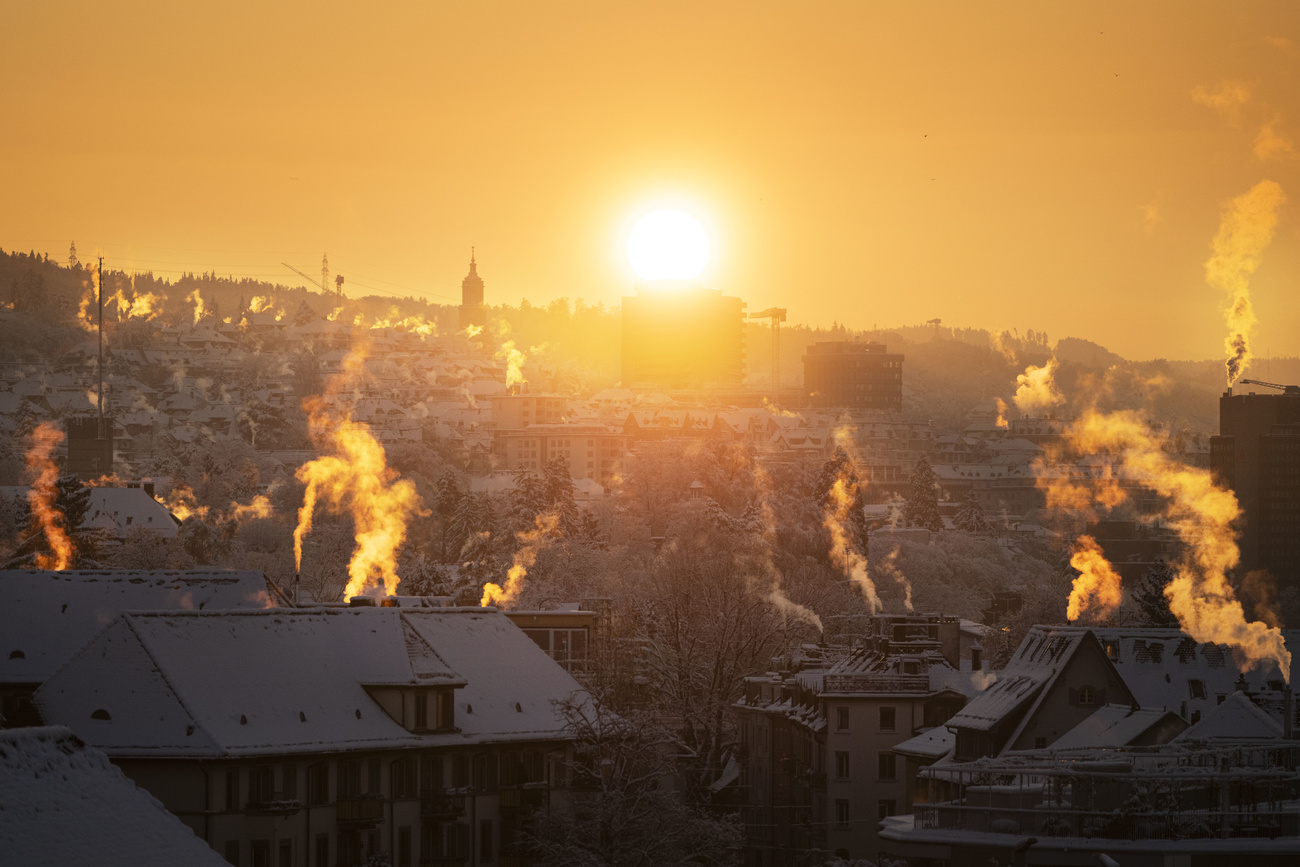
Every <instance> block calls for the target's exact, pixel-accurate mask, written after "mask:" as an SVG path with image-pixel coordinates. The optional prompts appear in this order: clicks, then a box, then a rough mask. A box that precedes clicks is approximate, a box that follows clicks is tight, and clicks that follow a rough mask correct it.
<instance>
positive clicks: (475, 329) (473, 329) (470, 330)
mask: <svg viewBox="0 0 1300 867" xmlns="http://www.w3.org/2000/svg"><path fill="white" fill-rule="evenodd" d="M461 333H462V334H464V335H465V336H466V337H468V338H469V339H470V340H473V339H474V338H475V337H478V336H479V335H480V334H482V333H483V326H482V325H467V326H465V330H464V331H463V332H461Z"/></svg>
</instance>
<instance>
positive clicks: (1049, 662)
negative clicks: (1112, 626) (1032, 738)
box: [948, 626, 1088, 731]
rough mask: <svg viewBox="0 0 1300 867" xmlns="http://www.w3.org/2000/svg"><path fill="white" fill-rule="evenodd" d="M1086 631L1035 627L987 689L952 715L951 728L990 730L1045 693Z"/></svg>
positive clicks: (1076, 649) (1077, 646)
mask: <svg viewBox="0 0 1300 867" xmlns="http://www.w3.org/2000/svg"><path fill="white" fill-rule="evenodd" d="M1086 635H1088V631H1087V630H1084V629H1051V628H1046V627H1041V626H1037V627H1034V628H1033V629H1031V630H1030V631H1029V633H1028V634H1027V635H1026V636H1025V638H1024V640H1023V641H1021V642H1020V646H1019V647H1018V648H1016V652H1015V654H1014V655H1013V656H1012V657H1011V661H1010V662H1008V663H1007V666H1006V668H1004V669H1003V670H1002V672H1000V673H999V674H998V679H997V681H995V682H994V683H993V684H992V685H991V686H990V687H989V688H988V689H986V690H984V691H983V692H981V693H979V694H978V695H976V696H975V697H974V698H973V699H971V701H970V702H969V703H968V704H967V705H966V706H965V707H963V708H962V709H961V710H960V711H958V712H957V713H956V715H954V716H953V717H952V718H951V719H950V720H948V725H949V726H951V727H953V728H964V729H974V730H976V731H991V730H992V729H994V728H997V727H998V726H999V725H1000V724H1001V723H1002V722H1003V721H1004V720H1007V719H1009V718H1010V717H1011V715H1012V714H1014V713H1015V712H1016V711H1018V710H1020V709H1022V708H1025V707H1027V706H1028V705H1029V703H1030V702H1032V701H1034V700H1035V699H1036V698H1038V697H1039V696H1041V695H1042V694H1043V693H1045V692H1046V689H1045V687H1046V686H1047V685H1048V684H1049V683H1051V682H1052V681H1053V680H1055V679H1056V676H1057V675H1058V674H1059V673H1060V672H1061V670H1062V669H1063V668H1064V667H1065V664H1066V663H1067V662H1068V661H1069V660H1070V659H1071V658H1072V657H1073V656H1074V654H1075V653H1077V652H1078V650H1079V647H1080V645H1081V643H1082V642H1083V639H1084V637H1085V636H1086Z"/></svg>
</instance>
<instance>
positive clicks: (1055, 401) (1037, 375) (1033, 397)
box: [1012, 358, 1065, 415]
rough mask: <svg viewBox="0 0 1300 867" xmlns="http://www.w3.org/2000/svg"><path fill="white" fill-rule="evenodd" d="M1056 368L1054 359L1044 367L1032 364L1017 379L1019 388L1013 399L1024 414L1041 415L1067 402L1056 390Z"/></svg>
mask: <svg viewBox="0 0 1300 867" xmlns="http://www.w3.org/2000/svg"><path fill="white" fill-rule="evenodd" d="M1056 368H1057V362H1056V359H1055V358H1053V359H1051V360H1049V361H1048V362H1047V364H1044V365H1043V366H1042V367H1034V366H1033V365H1032V364H1031V365H1030V366H1029V367H1026V368H1025V372H1024V373H1022V374H1020V375H1019V376H1017V377H1016V382H1017V383H1019V387H1018V388H1017V389H1016V395H1015V397H1014V398H1012V399H1013V400H1014V401H1015V402H1016V406H1017V407H1019V409H1020V411H1021V412H1022V413H1024V414H1025V415H1040V414H1043V413H1046V412H1048V411H1049V410H1051V409H1052V408H1053V407H1055V406H1057V405H1059V404H1062V403H1064V402H1065V398H1064V397H1063V396H1062V395H1061V393H1060V392H1059V391H1057V390H1056V380H1055V377H1056Z"/></svg>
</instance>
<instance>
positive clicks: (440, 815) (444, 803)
mask: <svg viewBox="0 0 1300 867" xmlns="http://www.w3.org/2000/svg"><path fill="white" fill-rule="evenodd" d="M464 814H465V796H464V795H447V794H434V795H425V796H424V797H422V798H420V817H421V818H423V819H432V820H449V819H455V818H458V817H459V816H463V815H464Z"/></svg>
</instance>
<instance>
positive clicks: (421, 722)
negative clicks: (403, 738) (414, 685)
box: [415, 692, 429, 730]
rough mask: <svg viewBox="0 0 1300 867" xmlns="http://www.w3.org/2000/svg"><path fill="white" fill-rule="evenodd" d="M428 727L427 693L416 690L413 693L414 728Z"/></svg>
mask: <svg viewBox="0 0 1300 867" xmlns="http://www.w3.org/2000/svg"><path fill="white" fill-rule="evenodd" d="M428 727H429V694H428V693H426V692H417V693H416V694H415V728H416V729H417V730H419V729H427V728H428Z"/></svg>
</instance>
